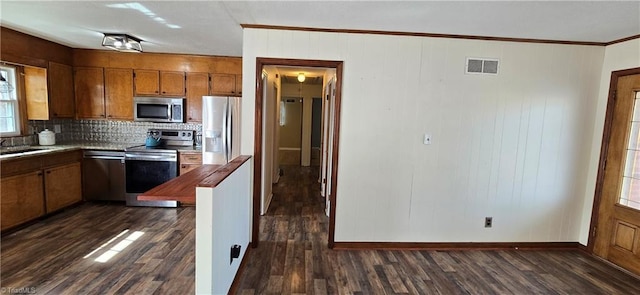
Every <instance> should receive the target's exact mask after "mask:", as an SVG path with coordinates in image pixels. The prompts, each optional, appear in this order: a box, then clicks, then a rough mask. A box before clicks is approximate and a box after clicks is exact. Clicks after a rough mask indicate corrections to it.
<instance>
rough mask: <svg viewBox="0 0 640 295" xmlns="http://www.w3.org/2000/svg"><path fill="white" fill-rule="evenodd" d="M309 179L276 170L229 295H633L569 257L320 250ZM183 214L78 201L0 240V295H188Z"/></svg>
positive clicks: (639, 288)
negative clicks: (25, 293) (252, 243)
mask: <svg viewBox="0 0 640 295" xmlns="http://www.w3.org/2000/svg"><path fill="white" fill-rule="evenodd" d="M316 179H317V172H316V171H315V169H310V168H299V167H297V168H294V167H286V169H285V173H284V175H283V176H282V178H281V182H280V183H279V184H278V185H276V186H275V187H274V193H275V195H274V199H273V203H272V205H271V208H270V210H269V212H268V214H267V215H266V216H264V217H262V220H261V221H262V224H261V227H262V228H261V234H260V235H261V243H260V247H258V248H257V249H253V250H252V251H251V252H250V254H249V256H248V257H247V259H248V263H247V268H246V269H245V272H244V273H243V275H242V276H241V278H240V279H241V281H240V286H239V291H238V294H296V293H297V294H535V293H537V294H640V280H637V279H635V278H633V277H631V276H629V275H626V274H625V273H623V272H621V271H618V270H616V269H615V268H613V267H610V266H608V265H607V264H605V263H602V262H600V261H598V260H596V259H594V258H592V257H590V256H587V255H584V254H582V253H581V252H578V251H382V250H367V251H360V250H341V251H338V250H336V251H332V250H328V249H327V235H326V230H327V221H328V219H327V218H326V216H325V215H324V209H323V199H322V198H321V197H320V195H319V189H318V186H317V182H316ZM194 218H195V210H194V209H193V208H189V207H187V208H178V209H166V208H164V209H158V208H127V207H124V206H122V205H115V206H114V205H106V204H84V205H81V206H79V207H76V208H73V209H71V210H68V211H66V212H63V213H61V214H58V215H55V216H53V217H51V218H48V219H45V220H43V221H41V222H38V223H36V224H34V225H32V226H29V227H27V228H25V229H23V230H20V231H18V232H16V233H14V234H11V235H8V236H4V237H2V241H1V242H2V245H1V261H0V277H1V279H0V287H2V288H14V290H15V289H19V288H34V289H33V290H34V291H36V293H37V294H193V293H194V283H195V279H194V272H195V267H194V261H195V260H194V245H195V237H194ZM127 229H128V230H129V231H128V232H126V233H124V234H122V235H121V236H120V237H118V238H117V239H116V240H114V241H112V242H111V243H110V244H108V245H106V246H104V247H103V248H100V249H99V250H98V251H96V252H95V253H93V254H91V255H90V256H88V257H86V258H84V257H85V256H87V255H88V254H90V253H91V252H92V251H94V250H96V249H97V248H99V247H100V246H101V245H103V244H104V243H106V242H108V241H109V240H111V239H112V238H113V237H115V236H117V235H118V234H120V233H122V232H123V231H124V230H127ZM136 231H140V232H144V234H142V236H140V237H139V238H138V239H137V240H135V241H132V242H131V244H130V245H129V246H128V247H126V248H125V249H124V250H122V251H121V252H120V253H118V254H116V255H115V256H114V257H113V258H111V259H110V260H108V261H107V262H105V263H100V262H96V261H95V259H96V258H98V257H100V256H101V255H102V254H103V253H105V252H107V251H108V250H110V249H112V248H113V247H114V246H115V245H116V244H118V243H120V242H121V241H122V240H124V239H126V238H127V237H129V235H130V234H131V233H133V232H136ZM1 290H2V289H0V291H1ZM4 290H7V291H8V289H4ZM25 290H31V289H25ZM5 293H8V292H5Z"/></svg>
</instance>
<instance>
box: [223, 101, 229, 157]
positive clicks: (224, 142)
mask: <svg viewBox="0 0 640 295" xmlns="http://www.w3.org/2000/svg"><path fill="white" fill-rule="evenodd" d="M228 109H229V106H228V105H225V108H224V116H223V118H222V152H223V153H224V157H225V159H226V160H227V162H229V159H227V116H228Z"/></svg>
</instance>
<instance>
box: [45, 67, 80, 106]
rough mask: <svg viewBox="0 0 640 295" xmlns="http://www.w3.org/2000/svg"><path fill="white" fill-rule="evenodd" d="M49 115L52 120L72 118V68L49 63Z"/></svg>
mask: <svg viewBox="0 0 640 295" xmlns="http://www.w3.org/2000/svg"><path fill="white" fill-rule="evenodd" d="M47 77H48V79H49V114H50V115H51V117H53V118H74V117H75V115H76V108H75V102H74V99H73V68H72V67H71V66H68V65H63V64H59V63H55V62H49V70H48V75H47Z"/></svg>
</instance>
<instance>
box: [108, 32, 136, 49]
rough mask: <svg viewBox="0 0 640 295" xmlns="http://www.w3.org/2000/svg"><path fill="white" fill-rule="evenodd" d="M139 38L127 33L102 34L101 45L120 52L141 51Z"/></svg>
mask: <svg viewBox="0 0 640 295" xmlns="http://www.w3.org/2000/svg"><path fill="white" fill-rule="evenodd" d="M140 41H142V40H140V39H138V38H136V37H132V36H129V35H127V34H107V33H105V34H104V38H103V39H102V46H104V47H108V48H111V49H114V50H117V51H122V52H142V45H141V44H140Z"/></svg>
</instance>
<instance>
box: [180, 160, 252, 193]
mask: <svg viewBox="0 0 640 295" xmlns="http://www.w3.org/2000/svg"><path fill="white" fill-rule="evenodd" d="M249 159H251V156H238V157H237V158H235V159H233V160H231V162H229V163H227V164H226V165H224V166H222V167H218V168H217V169H216V170H215V171H214V172H213V173H211V174H210V175H209V176H207V177H206V178H204V179H203V180H202V181H200V183H198V186H199V187H216V186H218V184H220V183H221V182H222V181H224V180H225V179H226V178H227V177H228V176H229V175H231V174H232V173H233V172H234V171H236V170H238V168H240V166H242V165H243V164H244V163H245V162H246V161H248V160H249ZM203 166H205V165H203ZM207 166H208V165H207ZM187 175H188V174H187Z"/></svg>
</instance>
